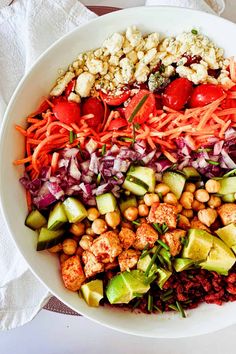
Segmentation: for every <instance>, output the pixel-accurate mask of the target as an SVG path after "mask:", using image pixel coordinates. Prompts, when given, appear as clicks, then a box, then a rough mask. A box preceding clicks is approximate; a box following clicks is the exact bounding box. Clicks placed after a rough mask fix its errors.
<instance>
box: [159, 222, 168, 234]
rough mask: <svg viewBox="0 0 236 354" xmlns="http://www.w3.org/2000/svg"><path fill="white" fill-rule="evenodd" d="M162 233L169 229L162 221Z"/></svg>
mask: <svg viewBox="0 0 236 354" xmlns="http://www.w3.org/2000/svg"><path fill="white" fill-rule="evenodd" d="M161 229H162V233H163V234H164V233H165V232H167V231H168V230H169V227H168V226H167V225H166V223H165V222H164V224H162V227H161Z"/></svg>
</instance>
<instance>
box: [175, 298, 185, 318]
mask: <svg viewBox="0 0 236 354" xmlns="http://www.w3.org/2000/svg"><path fill="white" fill-rule="evenodd" d="M176 306H177V309H178V311H179V312H180V313H181V316H182V317H184V318H185V317H186V314H185V312H184V309H183V307H182V306H181V304H180V303H179V301H176Z"/></svg>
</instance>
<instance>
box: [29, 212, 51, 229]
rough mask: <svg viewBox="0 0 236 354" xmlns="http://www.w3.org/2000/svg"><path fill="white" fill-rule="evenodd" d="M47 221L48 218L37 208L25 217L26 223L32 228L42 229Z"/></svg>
mask: <svg viewBox="0 0 236 354" xmlns="http://www.w3.org/2000/svg"><path fill="white" fill-rule="evenodd" d="M46 223H47V219H46V218H45V217H44V216H43V215H42V214H41V213H40V212H39V211H38V210H37V209H36V210H33V211H31V212H30V213H29V215H28V216H27V218H26V219H25V225H26V226H28V227H30V228H31V229H32V230H37V229H40V228H41V227H42V226H44V225H45V224H46Z"/></svg>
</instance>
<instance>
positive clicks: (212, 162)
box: [206, 160, 220, 166]
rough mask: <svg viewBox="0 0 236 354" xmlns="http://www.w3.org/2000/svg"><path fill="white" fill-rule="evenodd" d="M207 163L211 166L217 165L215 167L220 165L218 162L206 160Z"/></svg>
mask: <svg viewBox="0 0 236 354" xmlns="http://www.w3.org/2000/svg"><path fill="white" fill-rule="evenodd" d="M206 162H208V163H209V164H211V165H215V166H218V165H219V164H220V163H219V162H218V161H213V160H206Z"/></svg>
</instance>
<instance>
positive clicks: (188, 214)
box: [181, 209, 193, 219]
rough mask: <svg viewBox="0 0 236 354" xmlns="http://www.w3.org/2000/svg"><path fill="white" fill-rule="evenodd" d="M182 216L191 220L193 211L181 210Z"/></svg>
mask: <svg viewBox="0 0 236 354" xmlns="http://www.w3.org/2000/svg"><path fill="white" fill-rule="evenodd" d="M181 214H182V215H184V216H186V218H188V219H191V218H193V210H192V209H183V210H182V212H181Z"/></svg>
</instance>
